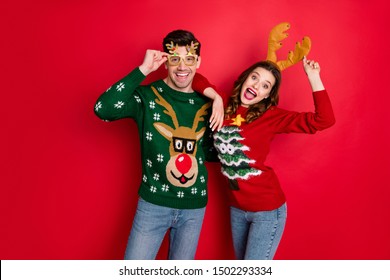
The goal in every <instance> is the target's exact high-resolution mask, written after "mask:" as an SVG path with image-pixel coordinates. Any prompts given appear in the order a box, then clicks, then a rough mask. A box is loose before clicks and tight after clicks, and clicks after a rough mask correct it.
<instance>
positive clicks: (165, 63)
mask: <svg viewBox="0 0 390 280" xmlns="http://www.w3.org/2000/svg"><path fill="white" fill-rule="evenodd" d="M164 67H165V70H167V69H168V61H165V62H164Z"/></svg>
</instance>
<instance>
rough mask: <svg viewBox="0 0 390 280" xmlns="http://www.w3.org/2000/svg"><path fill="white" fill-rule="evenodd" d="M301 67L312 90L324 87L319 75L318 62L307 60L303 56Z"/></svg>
mask: <svg viewBox="0 0 390 280" xmlns="http://www.w3.org/2000/svg"><path fill="white" fill-rule="evenodd" d="M303 69H304V70H305V72H306V75H307V77H308V79H309V83H310V86H311V88H312V90H313V91H320V90H324V89H325V87H324V85H323V84H322V80H321V77H320V70H321V68H320V64H319V63H318V62H316V61H314V60H309V59H307V58H306V56H305V57H303Z"/></svg>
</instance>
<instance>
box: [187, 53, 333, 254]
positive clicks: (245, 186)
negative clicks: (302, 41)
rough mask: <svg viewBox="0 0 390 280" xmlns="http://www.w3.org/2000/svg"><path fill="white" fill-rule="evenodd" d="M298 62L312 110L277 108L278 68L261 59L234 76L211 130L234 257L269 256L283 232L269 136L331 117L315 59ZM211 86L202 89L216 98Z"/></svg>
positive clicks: (321, 124)
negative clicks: (225, 186) (225, 185)
mask: <svg viewBox="0 0 390 280" xmlns="http://www.w3.org/2000/svg"><path fill="white" fill-rule="evenodd" d="M303 68H304V71H305V72H306V74H307V77H308V80H309V83H310V85H311V88H312V91H313V98H314V105H315V112H307V113H298V112H292V111H287V110H284V109H281V108H278V107H277V104H278V101H279V86H280V82H281V73H280V70H279V68H278V66H277V65H276V64H274V63H273V62H270V61H261V62H258V63H256V64H254V65H252V66H251V67H249V68H248V69H246V70H245V71H243V72H242V74H241V75H240V76H239V77H238V79H237V81H236V82H235V84H234V90H233V93H232V95H231V97H230V100H229V103H228V106H227V108H226V109H225V120H224V122H223V127H222V128H221V129H219V130H218V131H217V132H216V133H215V134H214V140H215V143H214V145H215V147H216V149H217V151H218V157H219V159H220V162H221V165H222V173H223V175H225V176H226V177H227V178H228V180H229V185H230V192H229V193H230V205H231V211H230V214H231V226H232V236H233V242H234V250H235V254H236V257H237V259H272V258H273V257H274V255H275V252H276V249H277V247H278V245H279V242H280V239H281V237H282V234H283V230H284V226H285V222H286V216H287V212H286V199H285V196H284V193H283V191H282V189H281V187H280V184H279V181H278V178H277V176H276V174H275V172H274V171H273V169H272V168H271V167H269V166H266V165H265V164H264V162H265V160H266V157H267V154H268V152H269V149H270V144H271V141H272V139H273V138H274V136H275V135H276V134H279V133H291V132H296V133H315V132H316V131H318V130H323V129H325V128H328V127H330V126H332V125H333V124H334V123H335V119H334V115H333V110H332V106H331V103H330V100H329V97H328V94H327V92H326V90H325V88H324V85H323V83H322V81H321V78H320V66H319V64H318V63H317V62H315V61H313V60H307V59H306V58H304V59H303ZM196 80H197V79H195V87H194V89H195V90H197V88H196V84H197V83H196ZM205 80H206V79H204V80H203V81H199V84H201V83H205ZM211 86H212V85H210V87H207V88H206V89H205V90H204V91H203V90H202V91H201V92H204V94H205V95H206V96H209V97H211V98H213V99H214V98H219V97H218V96H217V95H216V92H215V91H214V89H212V88H211ZM204 88H205V87H204V84H203V88H202V89H204Z"/></svg>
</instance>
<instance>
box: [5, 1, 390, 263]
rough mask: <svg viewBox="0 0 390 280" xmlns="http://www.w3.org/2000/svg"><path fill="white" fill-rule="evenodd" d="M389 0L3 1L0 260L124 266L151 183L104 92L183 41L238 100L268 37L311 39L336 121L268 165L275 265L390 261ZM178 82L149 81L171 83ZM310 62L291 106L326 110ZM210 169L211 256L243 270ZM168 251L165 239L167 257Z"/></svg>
mask: <svg viewBox="0 0 390 280" xmlns="http://www.w3.org/2000/svg"><path fill="white" fill-rule="evenodd" d="M385 7H386V6H385V1H384V0H383V1H380V0H372V1H369V2H359V1H353V0H348V1H333V0H326V1H325V0H316V1H312V0H296V1H287V0H285V1H283V0H282V1H259V0H239V1H222V0H221V1H187V2H180V1H178V2H168V1H147V0H145V1H127V0H110V1H108V0H100V1H91V0H89V1H88V0H85V1H79V0H78V1H70V0H66V1H65V0H63V1H44V0H40V1H25V0H22V1H10V0H5V1H2V4H1V9H0V10H1V14H2V15H1V17H0V23H1V24H0V26H1V29H2V31H1V37H2V38H1V46H0V48H1V57H2V58H1V72H2V73H1V80H2V82H1V86H2V94H1V99H0V104H1V109H0V110H1V115H2V122H1V123H2V133H1V135H2V136H1V140H0V149H1V151H0V152H1V169H0V170H1V176H0V186H1V195H0V207H1V208H0V210H1V212H0V213H1V217H0V218H1V219H0V221H1V230H0V258H1V259H122V258H123V254H124V250H125V246H126V241H127V237H128V234H129V231H130V227H131V223H132V219H133V215H134V211H135V207H136V200H137V189H138V184H139V181H140V178H141V170H140V152H139V142H138V136H137V128H136V125H135V123H134V122H133V121H132V120H121V121H117V122H112V123H104V122H102V121H101V120H99V119H98V118H97V117H96V116H95V115H94V113H93V107H94V103H95V101H96V99H97V98H98V96H99V95H100V94H101V93H102V92H103V91H105V90H106V89H107V88H108V87H109V86H110V85H111V84H112V83H114V82H116V81H117V80H118V79H120V78H122V77H123V76H124V75H126V74H127V73H129V72H130V71H131V70H132V69H133V68H134V67H136V66H138V65H140V64H141V62H142V59H143V57H144V53H145V50H146V49H147V48H152V49H161V41H162V38H163V37H164V36H165V35H166V34H167V33H168V32H169V31H171V30H173V29H178V28H184V29H188V30H191V31H193V32H194V33H195V35H196V36H197V37H198V38H199V40H200V41H201V42H202V43H203V46H202V65H201V68H200V72H201V73H203V74H204V75H206V76H207V77H208V78H209V79H210V80H211V81H212V82H214V83H215V84H216V85H217V86H218V87H219V88H220V89H222V90H225V91H228V90H230V88H231V86H232V83H233V81H234V79H235V78H236V77H237V76H238V74H239V73H240V72H241V71H242V70H243V69H244V68H246V67H247V66H249V65H250V64H252V63H253V62H255V61H257V60H261V59H264V58H265V56H266V46H267V37H268V33H269V31H270V29H271V28H272V27H273V26H274V25H276V24H278V23H280V22H283V21H289V22H290V23H291V25H292V28H291V30H290V32H289V33H290V37H289V38H288V39H287V40H286V41H285V43H284V48H283V49H282V50H280V51H279V53H278V54H279V56H280V57H284V55H285V54H286V53H287V51H288V50H290V49H292V48H293V45H294V43H295V42H296V41H298V40H300V39H301V38H302V36H303V35H308V36H310V37H311V39H312V51H311V54H310V56H309V57H311V58H313V59H316V60H318V61H319V62H320V63H321V66H322V78H323V81H324V83H325V86H326V88H327V89H328V91H329V93H330V96H331V100H332V102H333V105H334V111H335V115H336V119H337V123H336V125H335V126H333V127H332V128H330V129H328V130H325V131H323V132H320V133H318V134H316V135H301V134H291V135H280V136H278V137H276V139H275V141H274V143H273V146H272V151H271V153H270V155H269V159H268V164H269V165H271V166H273V167H274V168H275V170H276V172H277V174H278V175H279V178H280V181H281V183H282V186H283V189H284V190H285V192H286V195H287V200H288V220H287V226H286V230H285V234H284V236H283V239H282V241H281V244H280V247H279V250H278V252H277V254H276V258H277V259H390V241H389V236H390V222H389V221H390V203H389V197H390V188H389V179H390V175H389V174H390V170H389V167H390V162H389V154H390V153H389V140H390V139H389V130H388V127H389V125H388V121H389V117H388V114H387V108H388V103H389V101H390V97H389V90H388V87H387V86H386V81H388V79H389V70H388V54H389V49H390V48H389V44H388V39H387V38H386V36H388V29H385V26H390V25H389V22H388V20H387V18H388V13H387V12H386V11H388V10H387V9H385ZM163 76H164V71H159V72H157V73H154V74H153V75H152V76H151V77H150V79H156V78H161V77H163ZM312 103H313V102H312V99H311V94H310V87H309V85H308V82H307V80H306V78H305V74H304V72H303V70H302V67H301V66H300V65H297V66H294V67H292V68H289V69H288V70H286V71H285V72H283V82H282V88H281V102H280V106H281V107H282V108H285V109H290V110H297V111H309V110H312V109H313V105H312ZM208 167H209V170H210V184H209V187H210V191H209V195H210V198H209V205H208V208H207V211H206V217H205V222H204V226H203V229H202V233H201V237H200V241H199V247H198V252H197V255H196V258H197V259H232V258H233V254H232V246H231V236H230V230H229V221H228V208H227V204H226V194H225V187H224V186H222V185H220V184H218V181H220V179H221V178H222V177H221V175H220V173H219V166H218V165H217V164H208ZM165 254H166V243H164V246H163V247H162V250H161V251H160V253H159V258H164V256H165Z"/></svg>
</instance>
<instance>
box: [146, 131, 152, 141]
mask: <svg viewBox="0 0 390 280" xmlns="http://www.w3.org/2000/svg"><path fill="white" fill-rule="evenodd" d="M152 139H153V133H151V132H146V140H148V141H152Z"/></svg>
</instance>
